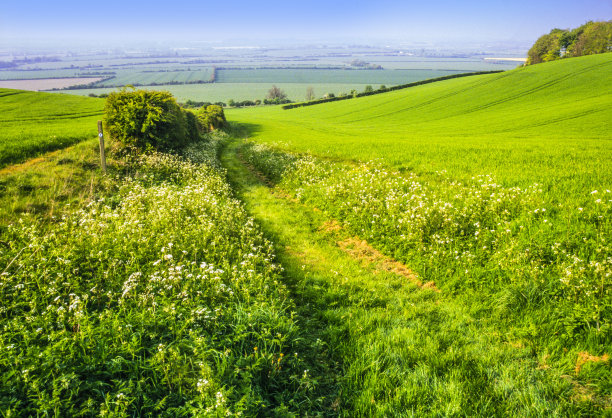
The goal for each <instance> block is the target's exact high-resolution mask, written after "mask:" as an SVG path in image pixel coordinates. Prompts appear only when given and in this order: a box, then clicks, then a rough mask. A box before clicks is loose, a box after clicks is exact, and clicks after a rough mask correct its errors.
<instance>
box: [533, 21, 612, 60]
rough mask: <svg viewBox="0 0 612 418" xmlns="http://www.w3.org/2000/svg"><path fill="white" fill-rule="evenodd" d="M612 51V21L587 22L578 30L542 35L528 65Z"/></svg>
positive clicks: (534, 46)
mask: <svg viewBox="0 0 612 418" xmlns="http://www.w3.org/2000/svg"><path fill="white" fill-rule="evenodd" d="M611 51H612V20H609V21H607V22H587V23H585V24H584V25H582V26H580V27H578V28H576V29H572V30H570V29H553V30H551V31H550V33H548V34H546V35H542V36H540V37H539V38H538V40H537V41H536V42H535V44H533V46H532V47H531V49H530V50H529V52H528V53H527V62H526V63H525V64H526V65H531V64H539V63H541V62H547V61H554V60H556V59H559V58H567V57H580V56H582V55H592V54H603V53H604V52H611Z"/></svg>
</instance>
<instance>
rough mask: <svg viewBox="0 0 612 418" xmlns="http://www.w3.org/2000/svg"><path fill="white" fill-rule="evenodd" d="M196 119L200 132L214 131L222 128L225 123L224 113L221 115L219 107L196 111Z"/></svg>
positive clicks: (213, 106) (202, 108)
mask: <svg viewBox="0 0 612 418" xmlns="http://www.w3.org/2000/svg"><path fill="white" fill-rule="evenodd" d="M197 118H198V121H199V122H200V129H201V131H202V132H210V131H214V130H215V129H219V128H223V127H224V126H225V125H226V123H227V120H226V119H225V113H223V107H221V106H219V105H210V106H206V107H201V108H200V110H198V113H197Z"/></svg>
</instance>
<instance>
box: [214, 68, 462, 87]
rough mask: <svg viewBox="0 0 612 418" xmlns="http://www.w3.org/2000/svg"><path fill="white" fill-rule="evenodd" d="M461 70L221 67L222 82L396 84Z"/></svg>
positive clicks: (220, 80) (220, 79)
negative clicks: (225, 68)
mask: <svg viewBox="0 0 612 418" xmlns="http://www.w3.org/2000/svg"><path fill="white" fill-rule="evenodd" d="M462 72H466V71H460V70H431V69H423V70H351V69H347V70H324V69H317V70H313V69H242V70H241V69H231V70H219V71H218V74H217V80H216V81H217V82H218V83H314V84H322V83H331V84H372V85H380V84H385V85H395V84H405V83H411V82H413V81H419V80H425V79H428V78H436V77H442V76H445V75H450V74H458V73H462Z"/></svg>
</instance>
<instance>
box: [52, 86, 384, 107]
mask: <svg viewBox="0 0 612 418" xmlns="http://www.w3.org/2000/svg"><path fill="white" fill-rule="evenodd" d="M273 84H275V85H276V86H278V87H279V88H281V89H283V90H284V91H285V92H286V93H287V96H288V97H289V99H291V100H294V101H302V100H305V98H306V90H307V89H308V87H312V88H314V92H315V95H316V96H317V97H322V96H323V95H324V94H325V93H334V94H341V93H349V92H350V91H351V90H352V89H355V90H357V91H363V90H364V88H365V86H366V84H344V83H342V84H340V83H338V84H314V83H313V84H299V83H286V84H285V83H211V84H185V85H178V86H144V87H142V88H144V89H150V90H165V91H169V92H170V93H172V95H173V96H174V97H176V99H177V100H178V101H179V102H185V101H187V100H195V101H208V102H224V103H227V102H228V101H229V99H234V100H236V101H242V100H256V99H260V100H263V99H265V97H266V94H267V93H268V90H270V88H271V87H272V85H273ZM375 87H378V86H375ZM117 90H118V89H114V88H101V89H79V90H64V91H62V93H67V94H75V95H81V96H87V95H88V94H91V93H93V94H102V93H109V92H111V91H117Z"/></svg>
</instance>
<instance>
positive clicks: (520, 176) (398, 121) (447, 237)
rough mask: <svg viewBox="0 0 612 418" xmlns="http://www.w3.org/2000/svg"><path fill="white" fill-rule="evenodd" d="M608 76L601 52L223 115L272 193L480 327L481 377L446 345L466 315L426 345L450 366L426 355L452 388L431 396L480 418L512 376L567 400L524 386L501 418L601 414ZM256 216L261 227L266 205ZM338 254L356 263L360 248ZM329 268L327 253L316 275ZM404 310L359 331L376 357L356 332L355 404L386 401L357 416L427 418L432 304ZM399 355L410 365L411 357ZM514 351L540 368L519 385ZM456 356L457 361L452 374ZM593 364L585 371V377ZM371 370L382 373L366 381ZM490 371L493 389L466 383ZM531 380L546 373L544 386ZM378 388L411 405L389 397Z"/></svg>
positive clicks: (610, 272)
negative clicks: (431, 290) (403, 413)
mask: <svg viewBox="0 0 612 418" xmlns="http://www.w3.org/2000/svg"><path fill="white" fill-rule="evenodd" d="M611 69H612V54H605V55H599V56H590V57H583V58H579V59H571V60H565V61H563V62H554V63H549V64H541V65H537V66H533V67H529V68H522V69H517V70H514V71H511V72H507V73H502V74H493V75H483V76H476V77H469V78H463V79H455V80H448V81H444V82H439V83H434V84H430V85H425V86H419V87H414V88H410V89H406V90H401V91H397V92H392V93H386V94H381V95H377V96H372V97H366V98H359V99H353V100H348V101H345V102H335V103H329V104H324V105H317V106H312V107H306V108H299V109H294V110H282V109H281V108H257V109H242V110H232V111H230V112H228V117H229V119H230V120H233V121H235V122H236V123H237V124H238V125H239V126H241V127H242V129H243V132H242V133H241V134H240V136H242V137H248V138H249V142H248V143H247V144H246V145H242V146H240V147H239V149H238V151H236V155H237V156H239V157H240V158H242V159H243V160H244V161H246V163H247V164H248V165H249V166H251V167H255V168H256V169H257V170H259V171H260V172H261V173H264V174H265V175H266V176H267V177H268V179H269V180H270V181H272V182H273V184H276V185H277V188H278V190H279V193H282V194H283V195H285V196H288V197H289V198H291V199H296V200H297V201H299V202H300V203H302V204H303V205H305V206H306V207H310V208H313V209H316V210H319V211H321V212H322V213H324V214H325V216H326V217H328V219H329V218H331V219H332V220H334V221H335V222H337V223H336V225H337V227H336V228H335V229H340V230H342V231H346V233H348V234H354V235H355V236H357V237H358V240H366V241H367V242H368V243H369V244H371V245H373V246H374V247H375V248H376V249H377V250H379V251H381V252H382V253H384V254H386V255H387V256H390V257H393V258H394V259H396V260H399V261H401V262H403V263H405V265H407V266H409V268H410V269H411V270H412V271H413V272H414V274H415V275H416V277H418V278H419V279H420V281H421V283H427V282H429V283H434V284H435V286H437V287H438V288H439V289H441V291H442V293H443V294H444V295H446V299H447V300H446V302H442V303H447V304H453V305H455V308H453V309H454V310H455V311H456V312H458V311H461V312H469V315H468V316H469V318H470V319H467V320H468V321H476V322H478V323H479V324H480V325H481V327H482V328H481V332H480V333H479V335H480V338H489V337H490V338H492V340H490V341H489V347H488V354H485V353H484V351H483V352H482V353H481V354H478V355H476V357H475V358H472V360H473V361H474V362H475V364H479V366H476V365H473V366H468V363H469V361H468V360H467V358H471V357H470V356H471V355H474V354H475V352H476V351H478V349H477V348H476V347H471V348H470V346H469V344H467V343H465V345H464V343H461V342H459V341H460V340H459V339H456V338H455V337H450V336H449V335H448V333H447V331H445V330H451V329H455V327H457V326H460V325H458V324H459V322H456V321H459V318H458V317H457V318H455V319H449V322H448V323H447V324H446V325H444V327H441V329H440V331H439V333H437V334H435V335H428V337H427V338H428V339H429V341H430V344H431V345H433V346H434V347H438V349H439V347H443V348H442V352H444V353H447V354H448V355H449V358H448V359H447V360H448V361H449V362H448V363H447V362H445V361H444V360H435V359H434V358H435V356H436V354H434V353H433V352H432V353H431V356H429V357H426V358H422V359H421V360H419V361H417V364H419V365H421V366H422V367H424V369H425V370H427V371H428V372H423V373H425V374H426V375H427V373H434V374H435V375H436V377H437V379H438V380H437V382H438V383H440V384H441V385H442V387H445V388H446V389H438V390H439V391H442V392H439V391H438V392H436V390H434V392H435V393H436V394H437V395H439V394H440V393H443V392H444V390H450V387H454V388H455V389H456V390H457V392H456V396H457V398H453V399H456V401H457V402H458V404H459V405H461V406H460V407H459V410H463V411H465V410H468V408H469V407H473V408H476V410H478V411H479V412H478V414H484V413H485V412H484V411H486V406H487V405H489V406H492V407H493V405H492V404H488V403H487V402H488V401H486V400H485V399H487V396H492V397H495V395H494V393H496V390H497V389H495V388H496V387H497V386H496V385H498V384H500V382H501V381H500V380H499V379H500V377H499V376H514V378H516V379H518V380H523V381H533V380H532V379H536V380H538V381H540V383H539V384H537V385H536V386H538V385H541V386H538V387H540V388H541V389H544V388H548V389H544V390H545V392H546V391H548V390H552V388H553V387H554V386H555V385H557V388H558V389H560V390H561V391H562V392H565V393H566V394H565V395H560V394H559V393H557V394H553V393H552V392H547V394H546V395H544V394H543V393H537V390H535V387H533V388H527V387H525V391H526V392H525V393H524V396H526V397H529V398H531V399H534V401H533V403H532V405H531V407H527V409H526V410H522V412H520V413H519V412H518V411H519V409H516V407H517V406H516V405H511V404H512V402H511V403H510V404H508V403H506V402H508V401H509V399H511V398H512V396H510V395H508V396H510V398H505V397H504V398H503V399H504V400H503V401H502V400H501V399H498V400H496V401H493V402H494V404H495V405H496V406H494V407H493V408H494V410H495V411H496V412H495V413H502V411H503V413H504V414H517V413H518V414H532V413H536V411H540V412H539V413H554V412H553V411H554V407H553V405H560V403H559V402H561V401H560V398H559V396H562V397H563V398H564V399H569V400H570V401H571V402H570V403H573V405H574V406H577V405H579V404H580V402H590V403H591V405H599V407H602V408H606V407H609V405H610V402H611V398H610V395H611V394H610V374H609V353H610V350H611V348H612V323H610V318H611V315H612V294H611V293H610V286H611V285H612V281H611V277H612V264H611V262H610V260H612V257H611V256H612V251H611V249H610V245H609V237H610V236H611V234H612V221H611V219H612V218H611V215H612V192H610V189H612V187H611V186H612V166H611V165H610V161H611V157H612V143H611V142H610V139H611V138H612V126H611V121H612V93H611V92H610V90H609V88H607V86H609V84H610V82H611V81H612V79H611V76H610V75H611V74H612V72H611V71H610V70H611ZM296 153H297V154H296ZM304 153H305V154H307V155H303V154H304ZM234 158H236V157H234ZM252 204H253V205H254V209H253V210H254V211H255V212H257V213H260V212H261V211H262V209H259V208H258V205H260V203H257V202H256V201H254V202H253V203H252ZM296 210H297V209H296ZM260 216H261V219H262V222H264V224H266V222H268V224H269V225H272V226H270V227H271V228H272V229H274V228H281V230H280V231H279V232H277V234H279V236H280V237H284V238H283V239H285V240H289V239H290V238H289V237H288V235H287V234H289V229H286V230H282V227H281V226H277V225H280V224H281V222H282V221H281V220H278V221H271V220H270V219H274V215H271V214H267V213H266V214H261V215H260ZM264 219H265V221H263V220H264ZM284 228H289V225H286V226H285V227H284ZM335 229H334V230H335ZM343 242H344V243H346V242H351V243H352V244H350V245H352V246H351V247H349V248H351V249H352V251H355V253H356V254H360V253H361V254H363V253H364V250H363V249H360V247H359V245H361V244H359V245H358V243H359V241H356V242H355V241H346V240H345V241H339V243H343ZM339 245H340V244H339ZM343 245H348V244H342V245H341V246H343ZM304 251H306V250H304ZM349 251H351V250H349ZM365 254H368V253H367V252H366V253H365ZM365 257H366V258H367V257H371V256H367V255H366V256H365ZM306 259H308V258H306ZM324 262H325V256H323V255H321V256H320V259H319V260H316V261H315V262H314V263H315V264H320V263H324ZM332 268H333V267H332ZM330 280H332V279H331V278H330ZM372 285H373V284H372ZM393 297H394V298H398V301H396V302H393V303H394V305H392V306H398V305H402V304H403V303H409V302H408V300H410V296H408V294H405V295H404V296H402V295H401V291H400V290H398V291H397V292H395V293H394V296H393ZM411 303H413V304H412V305H410V306H412V307H411V308H407V309H406V310H404V311H401V310H400V311H398V312H396V313H394V319H390V318H388V317H386V316H383V317H381V318H379V319H377V320H376V321H377V322H376V324H377V325H376V327H375V328H373V329H371V331H368V332H371V334H368V332H366V331H363V332H365V333H366V335H368V336H367V337H366V336H363V338H364V339H365V340H366V341H362V340H360V337H358V336H357V335H359V331H357V330H359V329H363V330H368V329H370V328H368V325H367V324H368V323H370V322H369V321H368V320H366V319H364V320H363V321H362V322H360V321H359V320H357V321H356V322H357V323H358V324H360V325H355V326H356V329H357V330H356V331H355V333H356V337H355V339H356V340H355V341H356V342H355V344H357V345H359V344H363V345H362V348H361V349H358V350H357V353H358V354H355V357H354V358H353V361H355V362H363V368H361V369H359V370H357V371H355V374H354V376H360V378H361V379H363V382H364V383H363V386H360V389H359V390H361V391H366V392H368V393H371V395H370V396H372V398H373V399H380V398H382V399H384V401H383V404H382V405H379V406H372V405H370V404H368V402H367V401H366V400H363V401H359V402H357V405H356V406H355V407H356V409H357V410H358V411H360V412H359V413H361V414H365V415H367V414H371V413H384V414H394V413H398V412H399V411H400V410H402V408H409V407H411V406H413V405H418V406H417V408H421V407H424V405H421V404H419V402H418V401H415V400H410V399H412V398H411V393H413V389H410V388H411V387H412V385H415V383H414V382H415V381H419V379H420V375H419V374H418V373H417V371H416V370H415V369H412V368H410V367H409V368H408V370H405V369H404V368H403V367H402V365H405V364H414V363H413V362H414V361H415V360H414V358H415V357H414V356H415V354H414V352H413V351H412V350H416V351H417V352H421V350H424V351H427V350H428V349H429V348H426V347H425V348H422V349H418V348H416V347H418V346H419V345H420V343H419V342H417V341H416V340H415V338H416V337H415V336H414V335H413V328H412V326H411V325H408V324H410V323H411V321H412V320H413V318H414V316H413V313H412V309H417V310H419V309H421V308H424V307H425V306H427V302H424V301H421V302H416V303H415V302H411ZM385 306H386V309H391V308H390V306H389V305H385ZM460 306H461V308H460ZM370 314H372V313H370ZM363 315H365V316H364V318H366V317H368V315H369V314H363ZM443 321H444V322H446V319H445V320H443ZM370 324H371V323H370ZM370 326H371V325H370ZM489 327H491V328H489ZM378 328H382V329H384V331H378V332H377V331H376V330H377V329H378ZM381 333H382V335H381ZM445 335H446V336H445ZM487 335H488V336H489V337H487ZM498 337H501V340H500V341H497V342H496V341H495V339H496V338H498ZM378 338H382V339H383V340H384V341H386V344H383V346H384V347H385V348H384V349H382V348H380V349H376V348H375V347H377V342H378V341H379V340H378ZM472 338H477V337H472ZM451 341H453V342H451ZM455 343H457V344H455ZM404 344H406V345H408V346H409V347H412V349H407V350H404V348H403V347H404ZM504 344H509V345H512V346H514V347H516V348H520V349H523V348H526V349H527V350H528V351H529V352H530V353H531V354H529V355H527V357H525V358H524V360H526V361H527V363H528V364H529V363H530V364H531V366H527V365H526V364H523V366H526V368H521V367H523V366H518V363H513V362H515V361H516V360H513V361H512V362H511V363H509V364H514V366H516V367H519V368H521V369H520V370H518V369H515V370H514V371H510V370H504V366H503V365H502V364H503V360H501V357H503V356H504V354H502V351H499V350H502V347H503V346H504ZM370 347H372V348H370ZM474 350H476V351H474ZM434 351H435V350H434ZM451 352H452V355H451ZM495 353H497V354H495ZM453 355H454V357H453ZM498 355H500V356H501V357H500V358H498V359H493V357H496V356H498ZM491 356H493V357H491ZM457 357H458V358H462V359H463V360H461V361H459V363H457V364H454V363H453V362H452V360H451V359H452V358H457ZM529 358H531V360H528V359H529ZM585 358H591V359H592V360H593V362H592V363H589V362H588V361H585V360H584V359H585ZM485 359H486V360H485ZM481 362H484V363H486V364H488V366H484V363H481ZM587 363H588V364H589V369H588V370H587V369H586V368H583V367H582V366H583V365H584V364H587ZM372 364H376V365H377V367H376V368H368V365H372ZM514 366H513V367H514ZM415 367H416V368H417V369H418V366H415ZM481 367H482V369H481ZM530 368H531V369H530ZM484 369H488V370H489V372H487V373H486V374H487V375H488V378H485V377H484V376H482V375H478V372H477V373H476V374H475V375H471V374H470V373H471V372H473V371H474V370H484ZM434 370H435V372H434ZM470 370H471V372H470ZM530 370H531V371H533V370H549V371H548V372H542V373H539V372H536V375H535V376H534V375H531V371H530ZM457 375H461V376H463V377H461V378H458V379H454V378H453V376H457ZM470 375H471V376H472V377H471V378H469V377H467V376H470ZM495 376H496V377H495ZM520 376H522V377H520ZM528 376H531V377H528ZM536 376H537V377H536ZM554 376H557V377H554ZM561 376H565V377H561ZM423 379H426V378H423ZM489 379H491V380H489ZM539 379H544V380H539ZM548 379H550V380H548ZM502 380H503V379H502ZM545 381H546V382H545ZM382 382H387V383H384V384H383V383H382ZM391 382H393V383H391ZM568 383H569V385H568ZM421 384H424V383H421ZM381 385H382V386H383V387H397V388H402V389H397V390H396V391H394V392H391V393H389V392H385V390H384V389H383V388H381V387H380V386H381ZM385 385H387V386H385ZM446 385H450V386H446ZM471 385H476V387H477V388H479V389H475V387H474V386H471ZM489 385H492V386H489ZM572 385H573V387H572ZM417 386H418V385H417ZM511 386H512V384H511ZM563 387H564V388H565V389H562V388H563ZM586 387H589V388H590V389H591V390H592V392H591V391H589V390H586V391H583V388H586ZM472 389H475V390H476V392H475V393H478V395H477V399H476V398H474V397H472V396H471V395H470V391H471V390H472ZM534 390H535V391H534ZM511 391H513V389H512V390H511ZM484 393H490V395H484V396H482V394H484ZM512 393H514V392H512ZM472 395H474V394H472ZM427 396H428V395H427V394H423V397H427ZM435 396H436V395H434V397H435ZM448 396H449V397H451V398H452V396H451V395H450V394H449V395H448ZM489 399H490V398H489ZM535 399H539V400H538V401H535ZM544 399H549V401H550V402H552V403H551V404H549V403H548V402H549V401H544ZM552 399H556V400H555V401H552ZM437 402H441V401H440V400H439V399H438V400H436V401H435V402H434V403H433V404H431V405H430V407H424V409H418V410H419V411H421V412H422V413H434V414H435V413H442V412H441V409H438V406H436V405H440V408H443V407H442V406H441V405H444V402H443V401H442V403H441V404H438V403H437ZM540 402H543V403H541V404H540ZM451 404H452V402H451V403H449V404H446V405H447V406H448V407H450V405H451ZM468 405H470V406H468ZM522 405H523V406H525V404H522ZM538 405H539V406H538ZM583 405H584V404H583ZM498 407H499V408H501V409H497V408H498ZM565 408H569V405H566V406H565V407H564V409H565ZM527 411H530V412H527ZM545 411H547V412H545ZM568 411H569V409H568ZM600 412H601V411H600ZM474 413H475V412H474ZM576 413H577V412H574V413H569V412H568V414H569V415H573V414H576Z"/></svg>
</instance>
